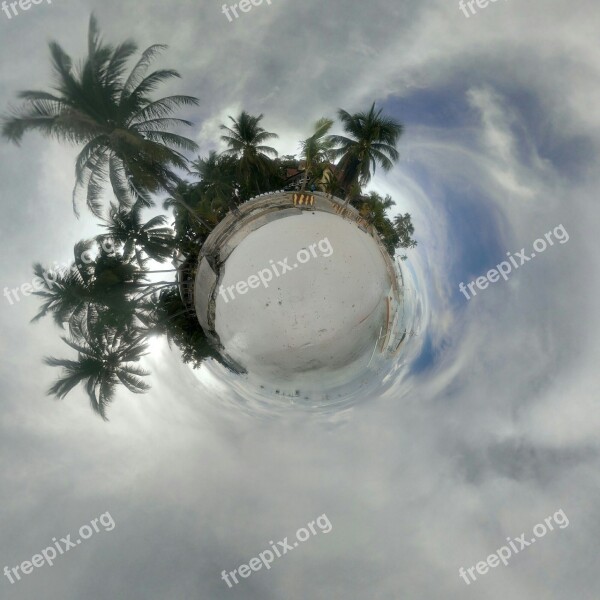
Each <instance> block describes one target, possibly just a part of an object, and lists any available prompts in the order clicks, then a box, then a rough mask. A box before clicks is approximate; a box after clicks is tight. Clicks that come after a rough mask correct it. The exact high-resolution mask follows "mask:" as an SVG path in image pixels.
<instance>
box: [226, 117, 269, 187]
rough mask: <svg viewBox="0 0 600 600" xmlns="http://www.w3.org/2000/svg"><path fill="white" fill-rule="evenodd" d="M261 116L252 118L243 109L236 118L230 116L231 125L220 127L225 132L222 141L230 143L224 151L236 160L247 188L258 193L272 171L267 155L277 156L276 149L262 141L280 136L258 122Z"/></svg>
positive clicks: (240, 175)
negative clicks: (253, 188)
mask: <svg viewBox="0 0 600 600" xmlns="http://www.w3.org/2000/svg"><path fill="white" fill-rule="evenodd" d="M262 118H263V115H262V114H261V115H258V116H257V117H255V116H252V115H250V114H248V113H247V112H246V111H242V112H241V113H240V115H239V117H238V118H237V119H234V118H233V117H232V116H230V117H229V119H230V120H231V121H232V123H233V125H232V127H227V126H226V125H221V129H222V130H223V131H225V132H226V135H222V136H221V140H223V141H224V142H226V143H227V145H228V146H229V148H228V149H227V150H225V152H223V154H224V155H225V156H233V157H235V158H237V159H238V160H239V162H238V173H239V177H240V180H241V181H242V182H243V183H244V184H245V185H246V186H247V187H248V188H250V189H251V188H252V187H253V186H254V187H256V189H257V190H258V191H259V192H260V184H261V182H263V181H267V180H268V178H269V174H270V173H271V171H272V170H273V165H272V162H271V158H270V157H276V156H277V150H275V148H271V146H264V145H263V143H264V142H266V141H267V140H270V139H275V138H277V137H279V136H278V135H277V134H275V133H270V132H268V131H266V130H265V129H263V128H262V127H261V126H260V125H259V123H260V121H261V120H262Z"/></svg>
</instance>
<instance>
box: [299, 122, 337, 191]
mask: <svg viewBox="0 0 600 600" xmlns="http://www.w3.org/2000/svg"><path fill="white" fill-rule="evenodd" d="M332 126H333V120H331V119H327V118H325V117H322V118H321V119H319V120H318V121H317V122H316V123H315V127H314V132H313V134H312V135H311V136H310V137H309V138H307V139H305V140H303V141H301V142H300V157H301V158H303V159H304V179H303V181H302V189H303V190H305V189H306V185H307V183H308V178H309V176H310V175H312V170H313V168H314V167H315V166H316V165H318V164H321V163H323V162H325V161H327V160H329V158H330V157H331V150H332V149H333V141H332V140H331V138H330V137H325V136H326V135H327V133H328V132H329V130H330V129H331V127H332Z"/></svg>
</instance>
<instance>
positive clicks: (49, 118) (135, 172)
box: [2, 15, 198, 216]
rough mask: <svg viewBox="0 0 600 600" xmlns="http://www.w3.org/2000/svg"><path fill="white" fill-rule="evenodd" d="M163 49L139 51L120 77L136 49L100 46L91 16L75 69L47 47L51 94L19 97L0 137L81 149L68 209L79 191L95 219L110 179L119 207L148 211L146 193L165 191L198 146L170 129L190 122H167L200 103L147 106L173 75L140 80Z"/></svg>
mask: <svg viewBox="0 0 600 600" xmlns="http://www.w3.org/2000/svg"><path fill="white" fill-rule="evenodd" d="M165 48H166V46H165V45H163V44H155V45H152V46H150V47H149V48H147V49H146V50H144V52H143V53H142V55H141V57H140V59H139V60H138V61H137V63H136V64H135V66H134V67H133V69H132V70H131V71H130V72H129V74H128V75H127V76H126V68H127V63H128V61H129V59H130V58H131V57H132V56H133V55H134V54H135V53H136V51H137V46H136V44H135V43H134V42H133V41H131V40H127V41H125V42H123V43H121V44H119V45H118V46H115V47H113V46H111V45H107V44H104V43H103V42H102V40H101V38H100V33H99V30H98V24H97V22H96V19H95V17H94V15H92V16H91V18H90V23H89V32H88V55H87V57H86V59H85V60H84V61H83V63H82V64H81V66H80V68H78V69H76V68H74V66H73V61H72V59H71V57H70V56H69V55H68V54H67V53H66V52H65V51H64V50H63V49H62V47H61V46H60V45H59V44H58V43H57V42H51V43H50V54H51V57H52V65H53V69H54V72H55V75H56V78H57V82H56V86H55V91H54V92H53V93H51V92H46V91H35V90H34V91H31V90H28V91H22V92H20V93H19V97H20V98H22V99H23V104H22V106H21V107H20V108H19V109H17V110H15V111H13V114H12V115H11V116H9V117H5V118H4V122H3V125H2V135H3V136H4V137H5V138H7V139H8V140H10V141H13V142H16V143H19V142H20V140H21V139H22V137H23V135H24V133H25V132H26V131H29V130H37V131H40V132H41V133H42V134H44V135H46V136H50V137H55V138H56V139H58V140H61V141H67V142H70V143H74V144H84V147H83V149H82V150H81V152H80V154H79V156H78V157H77V162H76V166H75V172H76V184H75V188H74V190H73V208H74V210H75V212H76V213H77V207H76V200H77V199H78V198H79V197H80V196H81V195H82V193H83V191H84V190H85V197H86V203H87V206H88V208H89V209H90V210H91V211H92V213H93V214H94V215H96V216H100V215H101V209H102V200H101V198H102V194H103V182H104V180H105V178H106V177H108V178H109V179H110V183H111V186H112V189H113V191H114V193H115V196H116V197H117V199H118V200H119V202H120V203H122V204H124V205H128V204H129V203H130V199H131V198H134V199H136V200H139V201H142V202H143V203H145V204H146V205H151V203H152V201H151V198H150V196H149V192H150V193H151V192H156V191H158V190H165V189H169V188H170V186H172V185H174V184H176V183H177V182H178V181H179V177H178V176H177V175H176V174H175V173H174V171H173V169H174V168H181V169H184V168H185V167H186V165H187V161H186V158H185V156H184V155H183V154H182V153H181V151H195V150H196V149H197V145H196V144H195V143H194V142H193V141H192V140H189V139H187V138H185V137H183V136H181V135H178V134H175V133H172V132H171V131H169V129H170V128H171V127H173V126H179V125H186V126H189V125H191V123H190V122H189V121H187V120H184V119H179V118H173V117H172V116H171V115H172V113H173V112H174V111H175V109H177V108H179V107H181V106H192V105H196V104H198V99H197V98H194V97H192V96H185V95H174V96H167V97H164V98H160V99H158V100H152V99H151V98H150V94H151V92H153V91H154V90H155V89H156V87H157V86H158V85H159V84H161V83H163V82H165V81H168V80H170V79H172V78H174V77H179V73H178V72H177V71H175V70H173V69H160V70H157V71H154V72H152V73H150V74H149V75H146V72H147V70H148V67H149V65H150V64H151V62H152V60H153V59H154V58H155V57H156V55H157V54H158V53H159V52H160V51H161V50H164V49H165Z"/></svg>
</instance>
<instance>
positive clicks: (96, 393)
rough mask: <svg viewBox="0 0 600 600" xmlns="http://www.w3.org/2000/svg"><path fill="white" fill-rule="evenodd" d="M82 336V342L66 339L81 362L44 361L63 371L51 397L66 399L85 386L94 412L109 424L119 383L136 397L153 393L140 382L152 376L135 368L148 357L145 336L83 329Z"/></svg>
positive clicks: (55, 359)
mask: <svg viewBox="0 0 600 600" xmlns="http://www.w3.org/2000/svg"><path fill="white" fill-rule="evenodd" d="M79 333H80V336H79V339H73V338H71V339H69V338H66V337H62V340H63V341H64V342H65V343H66V344H67V345H68V346H70V347H71V348H73V350H76V351H77V353H78V356H77V360H67V359H60V358H53V357H46V358H45V359H44V362H45V363H46V364H47V365H50V366H52V367H62V368H63V372H62V374H61V376H60V377H59V379H58V380H57V381H56V382H55V383H54V385H52V387H50V389H49V390H48V394H49V395H51V394H52V395H55V396H57V397H58V398H64V397H65V396H66V395H67V394H68V393H69V392H70V391H71V390H72V389H73V388H74V387H75V386H77V385H78V384H82V385H84V387H85V390H86V392H87V394H88V396H89V399H90V403H91V405H92V409H93V410H94V412H96V413H97V414H98V415H99V416H100V417H102V418H103V419H104V420H107V418H106V408H107V406H108V404H110V402H111V401H112V399H113V398H114V393H115V387H116V386H117V385H118V384H119V383H121V384H123V385H124V386H125V387H126V388H127V389H128V390H129V391H131V392H133V393H135V394H141V393H143V392H146V391H147V390H148V389H150V386H149V385H148V384H147V383H145V382H144V381H142V380H141V379H140V377H143V376H146V375H148V372H147V371H146V370H144V369H142V368H141V367H139V366H138V365H136V364H135V363H137V362H138V361H139V360H140V359H141V357H142V356H144V354H145V350H146V349H147V346H146V344H145V343H144V342H143V341H142V337H141V336H139V335H135V334H131V333H127V332H122V331H121V332H119V331H114V330H110V329H104V330H103V332H102V333H98V332H92V331H90V330H88V329H87V328H81V330H80V332H79Z"/></svg>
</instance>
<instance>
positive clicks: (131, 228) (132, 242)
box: [103, 203, 175, 267]
mask: <svg viewBox="0 0 600 600" xmlns="http://www.w3.org/2000/svg"><path fill="white" fill-rule="evenodd" d="M103 227H104V228H105V229H106V231H107V235H108V237H110V238H111V239H112V240H113V241H115V242H116V243H117V244H119V245H122V247H123V259H124V260H126V261H129V260H131V259H132V258H133V257H135V258H136V260H137V263H138V265H139V266H140V267H144V265H145V264H146V261H147V260H148V258H151V259H153V260H155V261H157V262H164V261H165V260H167V259H168V258H169V257H170V256H171V255H172V253H173V250H174V248H175V240H174V236H173V230H172V229H171V228H170V227H169V226H168V225H167V219H166V217H165V216H163V215H159V216H157V217H154V218H153V219H150V220H149V221H147V222H146V223H143V222H142V216H141V206H140V204H139V203H136V204H134V206H133V207H132V208H131V209H127V208H123V207H118V206H115V205H114V204H111V210H110V212H109V217H108V219H106V225H103Z"/></svg>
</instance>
